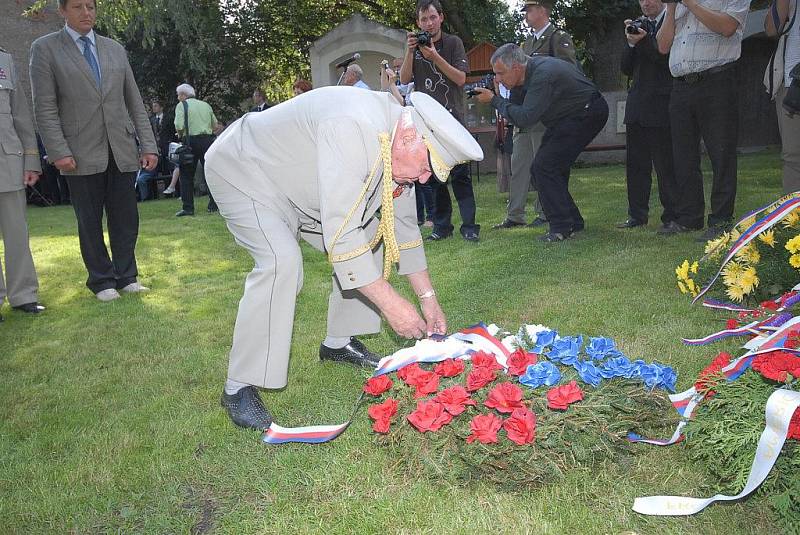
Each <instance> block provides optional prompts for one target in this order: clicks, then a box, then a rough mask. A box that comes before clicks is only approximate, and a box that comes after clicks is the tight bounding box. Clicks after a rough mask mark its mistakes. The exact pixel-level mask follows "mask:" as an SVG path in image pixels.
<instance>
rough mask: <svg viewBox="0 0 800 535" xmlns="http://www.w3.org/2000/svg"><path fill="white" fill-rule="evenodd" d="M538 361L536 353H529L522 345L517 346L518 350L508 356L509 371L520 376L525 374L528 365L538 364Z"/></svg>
mask: <svg viewBox="0 0 800 535" xmlns="http://www.w3.org/2000/svg"><path fill="white" fill-rule="evenodd" d="M538 361H539V357H538V356H537V355H536V353H528V352H527V351H525V350H524V349H522V348H521V347H520V348H517V350H516V351H514V352H513V353H511V355H509V357H508V373H509V374H511V375H518V376H519V375H525V372H526V371H527V370H528V366H530V365H532V364H536V363H537V362H538Z"/></svg>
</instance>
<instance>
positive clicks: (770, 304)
mask: <svg viewBox="0 0 800 535" xmlns="http://www.w3.org/2000/svg"><path fill="white" fill-rule="evenodd" d="M779 306H780V305H778V303H776V302H775V301H762V302H761V308H764V309H766V310H778V307H779Z"/></svg>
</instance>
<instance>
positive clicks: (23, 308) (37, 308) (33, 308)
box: [11, 301, 44, 314]
mask: <svg viewBox="0 0 800 535" xmlns="http://www.w3.org/2000/svg"><path fill="white" fill-rule="evenodd" d="M11 308H13V309H14V310H19V311H20V312H26V313H28V314H38V313H39V312H41V311H43V310H44V307H43V306H42V305H40V304H39V303H37V302H36V301H34V302H32V303H24V304H22V305H17V306H15V307H11Z"/></svg>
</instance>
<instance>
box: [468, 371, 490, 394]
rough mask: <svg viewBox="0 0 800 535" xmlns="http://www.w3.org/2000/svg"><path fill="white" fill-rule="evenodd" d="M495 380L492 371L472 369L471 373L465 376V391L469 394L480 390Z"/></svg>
mask: <svg viewBox="0 0 800 535" xmlns="http://www.w3.org/2000/svg"><path fill="white" fill-rule="evenodd" d="M496 378H497V374H496V373H495V371H494V370H491V369H489V368H485V367H481V368H474V369H473V370H472V371H471V372H469V375H467V390H469V391H470V392H475V391H476V390H480V389H481V388H483V387H484V386H486V385H488V384H489V383H491V382H492V381H494V380H495V379H496Z"/></svg>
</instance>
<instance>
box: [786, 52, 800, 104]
mask: <svg viewBox="0 0 800 535" xmlns="http://www.w3.org/2000/svg"><path fill="white" fill-rule="evenodd" d="M789 78H791V79H792V83H791V85H789V87H788V88H787V89H786V96H785V97H783V109H784V110H786V112H787V113H788V114H789V117H794V116H795V115H797V114H800V63H798V64H797V65H795V66H794V67H793V68H792V70H791V71H789Z"/></svg>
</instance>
